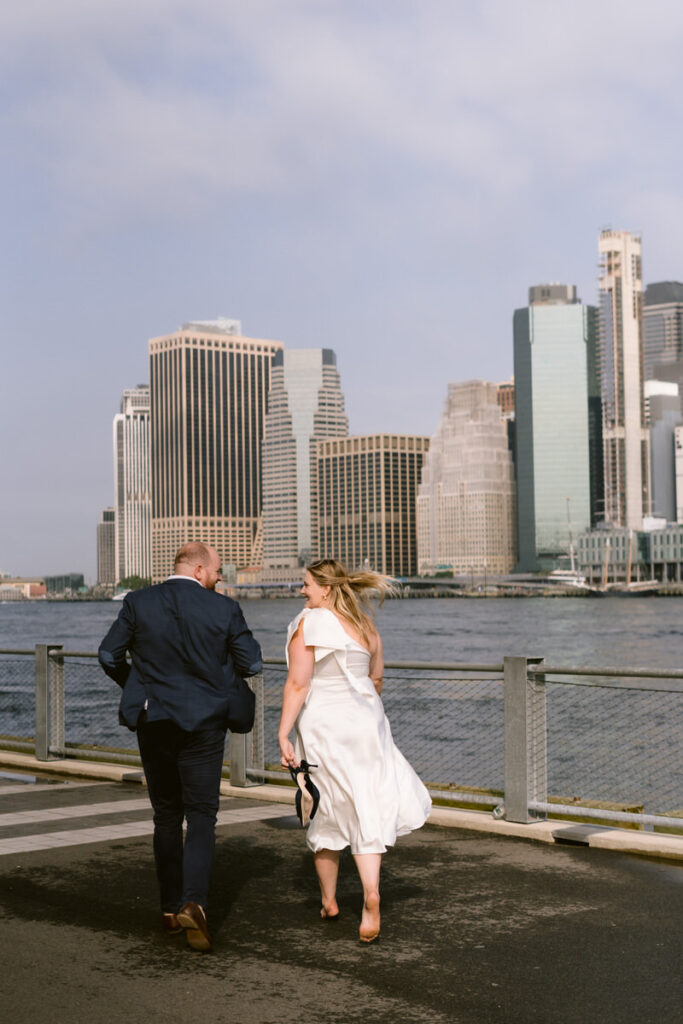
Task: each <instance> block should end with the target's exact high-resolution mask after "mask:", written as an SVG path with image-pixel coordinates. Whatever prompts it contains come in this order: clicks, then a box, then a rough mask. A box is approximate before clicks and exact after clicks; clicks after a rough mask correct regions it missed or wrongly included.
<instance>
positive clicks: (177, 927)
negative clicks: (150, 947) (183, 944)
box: [161, 914, 183, 935]
mask: <svg viewBox="0 0 683 1024" xmlns="http://www.w3.org/2000/svg"><path fill="white" fill-rule="evenodd" d="M161 927H162V928H163V930H164V931H165V932H166V934H167V935H180V933H181V931H182V930H183V926H182V925H181V923H180V921H179V920H178V917H177V915H176V914H163V915H162V917H161Z"/></svg>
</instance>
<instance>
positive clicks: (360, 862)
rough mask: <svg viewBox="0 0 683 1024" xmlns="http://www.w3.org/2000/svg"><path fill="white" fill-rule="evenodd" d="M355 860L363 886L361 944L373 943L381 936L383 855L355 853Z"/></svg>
mask: <svg viewBox="0 0 683 1024" xmlns="http://www.w3.org/2000/svg"><path fill="white" fill-rule="evenodd" d="M353 859H354V860H355V862H356V867H357V868H358V874H359V875H360V880H361V883H362V885H363V915H362V917H361V922H360V932H359V934H360V939H361V942H372V940H373V939H376V938H377V936H378V935H379V873H380V869H381V867H382V854H381V853H354V855H353Z"/></svg>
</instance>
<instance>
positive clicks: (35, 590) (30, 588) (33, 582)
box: [0, 576, 47, 601]
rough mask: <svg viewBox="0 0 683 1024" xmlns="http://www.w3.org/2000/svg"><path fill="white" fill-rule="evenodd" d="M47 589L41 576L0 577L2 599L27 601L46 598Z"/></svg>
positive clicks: (0, 597) (0, 595) (0, 596)
mask: <svg viewBox="0 0 683 1024" xmlns="http://www.w3.org/2000/svg"><path fill="white" fill-rule="evenodd" d="M46 595H47V589H46V586H45V580H44V579H43V578H42V577H41V576H15V577H12V576H3V577H0V601H27V600H35V599H36V598H45V597H46Z"/></svg>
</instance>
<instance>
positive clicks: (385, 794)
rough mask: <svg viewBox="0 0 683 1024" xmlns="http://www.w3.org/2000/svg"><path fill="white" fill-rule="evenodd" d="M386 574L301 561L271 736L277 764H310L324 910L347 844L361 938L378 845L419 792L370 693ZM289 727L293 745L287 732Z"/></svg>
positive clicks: (312, 829) (412, 822) (375, 925)
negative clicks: (373, 607)
mask: <svg viewBox="0 0 683 1024" xmlns="http://www.w3.org/2000/svg"><path fill="white" fill-rule="evenodd" d="M391 589H392V584H391V582H390V580H389V578H388V577H386V576H381V575H380V574H379V573H375V572H369V571H363V572H355V573H347V571H346V570H345V568H344V567H343V566H342V565H341V564H340V563H339V562H337V561H334V560H332V559H323V560H321V561H319V562H314V563H313V564H312V565H310V566H309V567H308V569H307V570H306V575H305V578H304V584H303V587H302V591H301V592H302V594H303V595H304V597H305V598H306V605H305V607H304V609H303V611H302V612H300V614H299V615H297V617H296V618H295V619H294V620H293V621H292V622H291V623H290V625H289V630H288V635H287V662H288V666H289V672H288V675H287V681H286V683H285V688H284V693H283V698H282V717H281V720H280V728H279V731H278V740H279V743H280V751H281V754H282V765H283V766H284V767H290V768H296V767H298V766H299V765H300V763H301V761H302V760H305V761H307V762H308V763H309V764H310V765H315V766H316V768H315V769H314V770H313V771H312V772H311V777H312V781H313V782H314V783H315V785H316V786H317V788H318V790H319V791H320V804H319V807H318V809H317V812H316V814H315V817H313V818H312V819H311V821H310V822H309V824H308V831H307V834H306V842H307V844H308V846H309V847H310V849H311V850H312V851H313V859H314V863H315V869H316V872H317V875H318V881H319V883H320V892H321V897H322V908H321V911H320V915H321V917H322V918H324V919H326V920H334V919H335V918H336V917H338V916H339V907H338V905H337V900H336V891H337V875H338V873H339V855H340V852H341V851H342V850H343V849H344V848H345V847H347V846H350V848H351V853H352V854H353V857H354V860H355V863H356V867H357V869H358V874H359V875H360V879H361V883H362V885H363V912H362V917H361V924H360V939H361V941H362V942H372V941H373V940H374V939H376V938H377V936H378V935H379V927H380V912H379V877H380V868H381V863H382V854H383V853H385V852H386V848H387V847H388V846H393V844H394V842H395V841H396V837H397V836H400V835H405V834H406V833H407V832H410V831H412V830H413V829H417V828H420V827H421V826H422V825H423V824H424V823H425V821H426V819H427V816H428V814H429V811H430V808H431V800H430V797H429V794H428V792H427V790H426V789H425V787H424V786H423V784H422V782H421V781H420V779H419V778H418V776H417V775H416V774H415V772H414V771H413V769H412V768H411V767H410V765H409V764H408V762H407V761H406V759H405V758H404V757H403V755H402V754H401V752H400V751H399V750H398V748H397V747H396V746H395V745H394V742H393V739H392V736H391V728H390V726H389V722H388V720H387V717H386V715H385V714H384V708H383V706H382V701H381V699H380V693H381V692H382V674H383V671H384V662H383V659H382V641H381V639H380V636H379V633H378V632H377V629H376V628H375V625H374V622H373V620H372V617H371V615H370V614H369V612H368V608H369V600H368V599H369V595H370V593H371V592H373V591H375V592H377V591H378V592H379V593H380V594H381V595H382V598H383V597H384V595H385V594H386V593H388V592H390V591H391ZM294 728H296V745H293V744H292V742H291V740H290V734H291V732H292V730H293V729H294Z"/></svg>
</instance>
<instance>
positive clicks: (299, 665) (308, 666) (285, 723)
mask: <svg viewBox="0 0 683 1024" xmlns="http://www.w3.org/2000/svg"><path fill="white" fill-rule="evenodd" d="M314 664H315V659H314V656H313V648H312V647H306V644H305V643H304V631H303V629H302V627H301V625H300V626H299V628H298V629H297V631H296V633H295V634H294V636H293V637H292V639H291V640H290V642H289V672H288V673H287V681H286V683H285V688H284V690H283V692H282V714H281V716H280V728H279V729H278V732H277V738H278V743H279V744H280V754H281V755H282V756H281V759H280V763H281V764H282V766H283V767H284V768H287V767H289V765H291V766H292V767H295V766H296V764H297V760H296V755H295V753H294V747H293V746H292V743H291V742H290V739H289V734H290V732H291V731H292V729H293V728H294V723H295V722H296V719H297V715H298V714H299V712H300V711H301V708H302V707H303V704H304V701H305V700H306V694H307V693H308V691H309V689H310V688H311V677H312V675H313V667H314Z"/></svg>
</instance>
